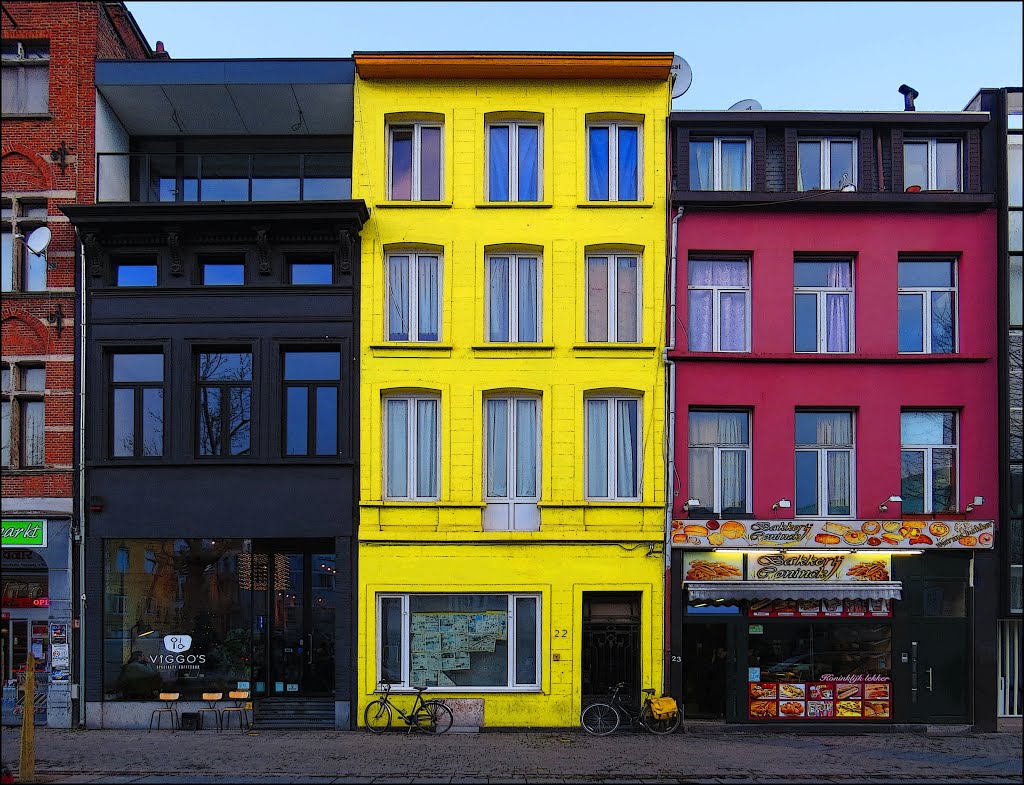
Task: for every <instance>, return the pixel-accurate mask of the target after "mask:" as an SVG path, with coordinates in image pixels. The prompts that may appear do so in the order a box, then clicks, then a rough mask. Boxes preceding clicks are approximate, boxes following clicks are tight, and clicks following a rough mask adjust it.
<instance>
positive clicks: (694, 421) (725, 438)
mask: <svg viewBox="0 0 1024 785" xmlns="http://www.w3.org/2000/svg"><path fill="white" fill-rule="evenodd" d="M690 444H691V445H716V444H743V445H746V444H747V415H746V413H745V412H690Z"/></svg>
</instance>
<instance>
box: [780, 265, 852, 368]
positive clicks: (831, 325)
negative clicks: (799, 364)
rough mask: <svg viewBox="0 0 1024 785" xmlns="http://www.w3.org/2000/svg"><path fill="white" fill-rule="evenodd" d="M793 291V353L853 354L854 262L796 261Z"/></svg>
mask: <svg viewBox="0 0 1024 785" xmlns="http://www.w3.org/2000/svg"><path fill="white" fill-rule="evenodd" d="M793 290H794V294H795V299H794V304H793V312H794V327H795V337H796V340H795V344H796V351H798V352H851V351H853V262H851V261H849V260H836V261H797V262H795V263H794V265H793Z"/></svg>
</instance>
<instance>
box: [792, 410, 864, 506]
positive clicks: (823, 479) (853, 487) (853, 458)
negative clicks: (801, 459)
mask: <svg viewBox="0 0 1024 785" xmlns="http://www.w3.org/2000/svg"><path fill="white" fill-rule="evenodd" d="M797 413H798V414H848V415H850V440H851V442H852V444H851V446H850V447H826V446H820V447H815V446H813V445H802V444H794V448H795V449H794V455H793V493H794V495H793V517H794V518H842V519H848V518H856V517H857V413H856V412H854V411H851V410H848V409H815V410H802V411H798V412H797ZM801 452H813V453H816V454H817V456H818V478H817V479H818V509H817V512H815V513H814V514H812V515H801V514H799V513H798V512H797V510H799V507H798V506H797V503H796V482H797V472H798V471H799V469H798V468H797V465H796V455H797V454H798V453H801ZM838 452H842V453H847V454H848V455H849V456H850V457H849V466H850V512H849V513H848V514H846V515H839V514H837V513H830V512H829V511H828V502H829V496H828V453H838Z"/></svg>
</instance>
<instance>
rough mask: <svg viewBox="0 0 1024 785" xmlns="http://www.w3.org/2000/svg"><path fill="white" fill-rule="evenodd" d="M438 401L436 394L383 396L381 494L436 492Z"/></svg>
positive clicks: (402, 496)
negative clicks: (382, 481) (382, 478)
mask: <svg viewBox="0 0 1024 785" xmlns="http://www.w3.org/2000/svg"><path fill="white" fill-rule="evenodd" d="M439 427H440V401H439V400H438V398H437V397H436V396H422V395H414V396H401V397H397V396H395V397H387V398H385V399H384V496H385V497H386V498H388V499H436V498H438V496H439V495H440V476H439V472H438V469H439V464H440V450H441V440H440V434H439V432H438V430H439Z"/></svg>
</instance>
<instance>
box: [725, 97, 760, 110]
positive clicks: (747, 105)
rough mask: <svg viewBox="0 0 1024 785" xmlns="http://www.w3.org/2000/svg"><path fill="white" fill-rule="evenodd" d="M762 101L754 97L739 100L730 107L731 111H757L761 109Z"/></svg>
mask: <svg viewBox="0 0 1024 785" xmlns="http://www.w3.org/2000/svg"><path fill="white" fill-rule="evenodd" d="M761 108H762V106H761V102H760V101H755V100H754V99H753V98H744V99H743V100H742V101H737V102H736V103H734V104H733V105H732V106H730V107H729V111H730V112H756V111H757V110H759V109H761Z"/></svg>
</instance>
